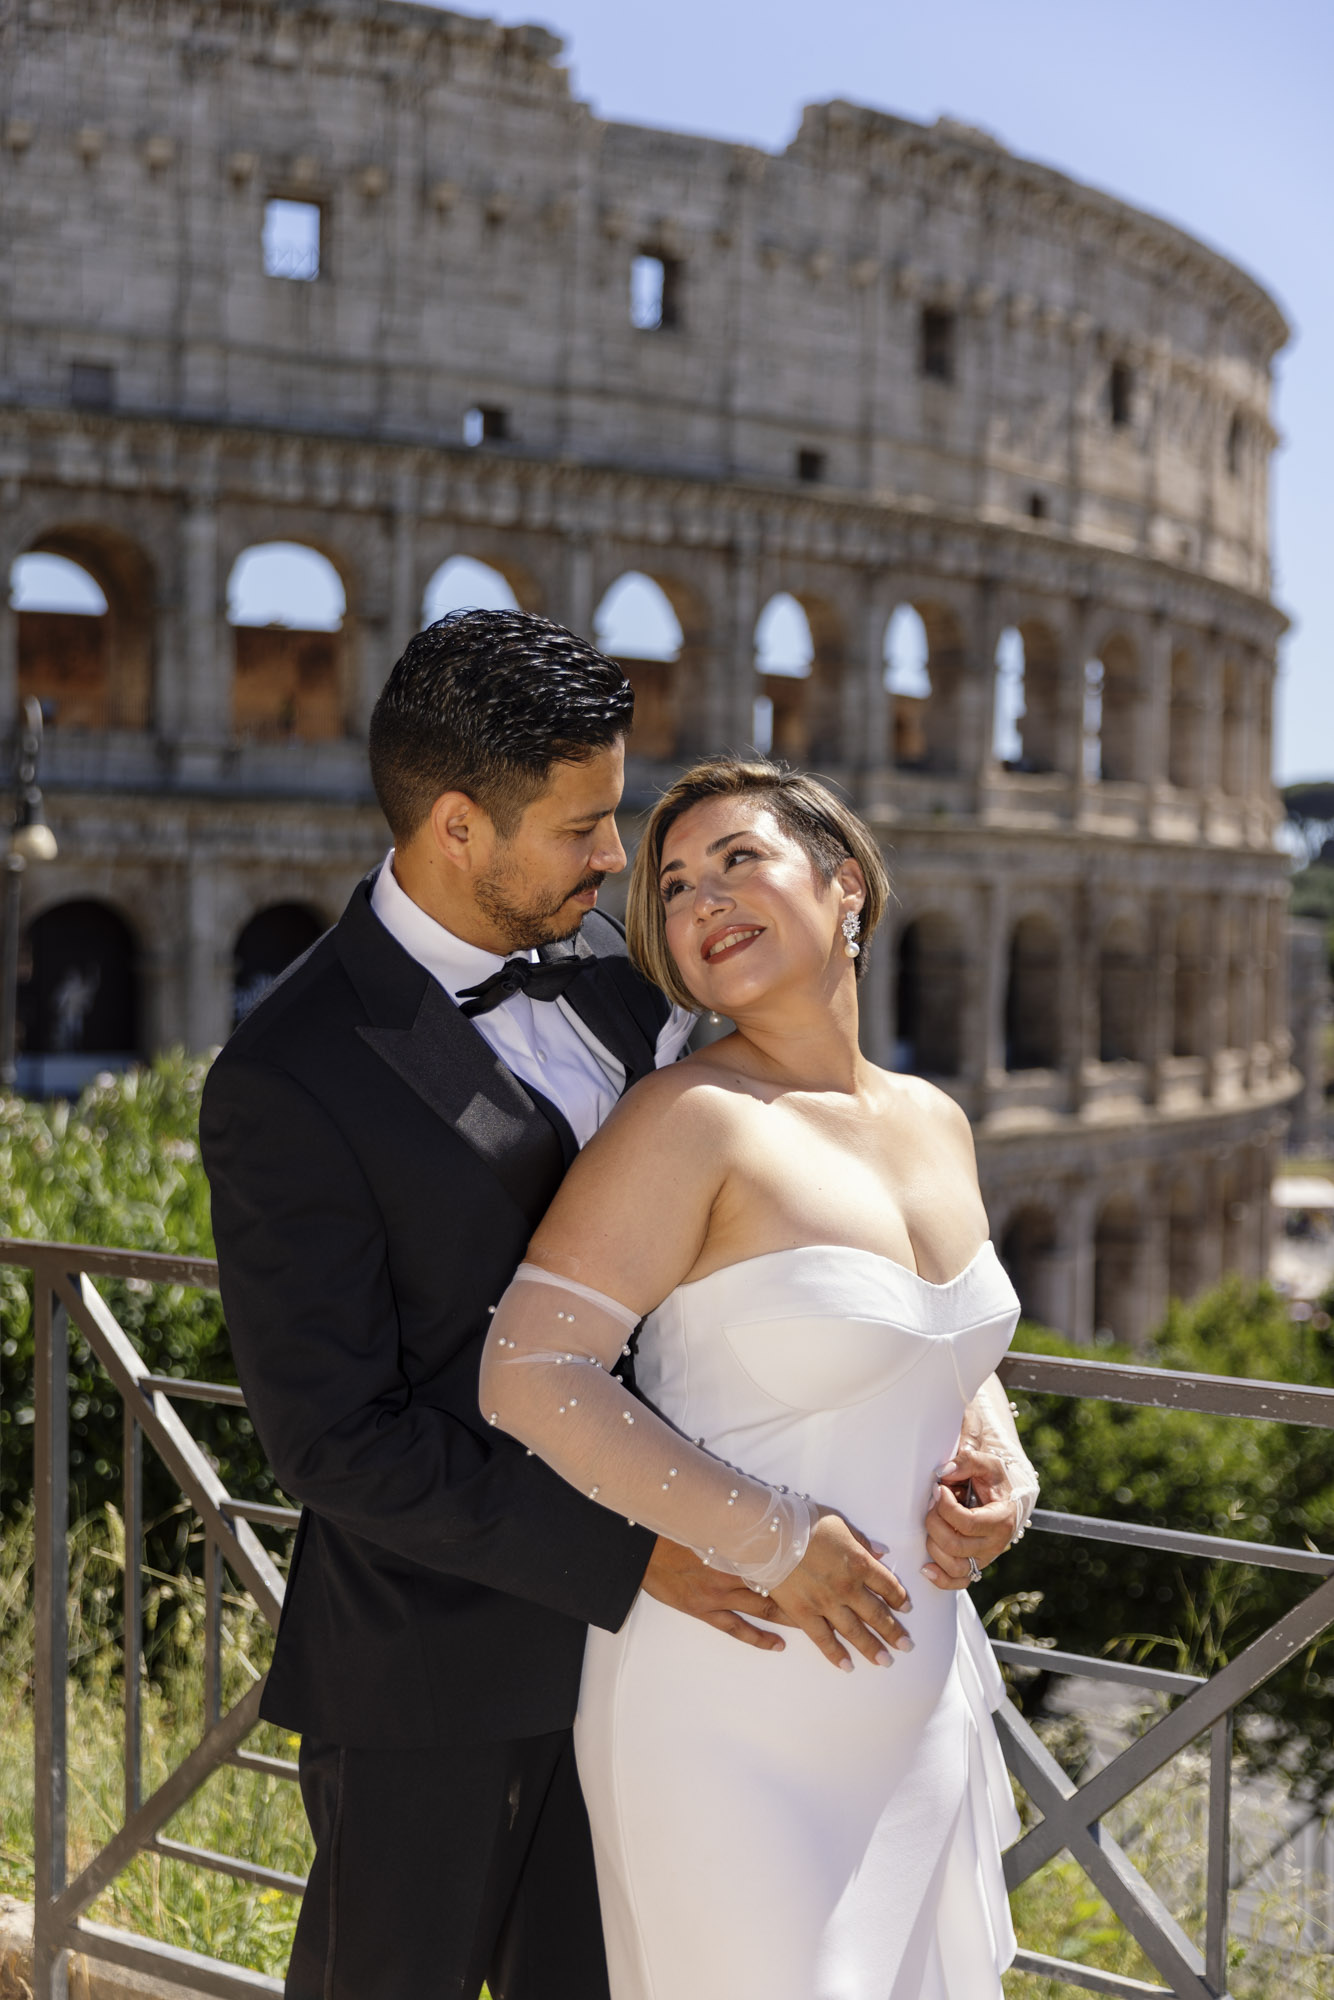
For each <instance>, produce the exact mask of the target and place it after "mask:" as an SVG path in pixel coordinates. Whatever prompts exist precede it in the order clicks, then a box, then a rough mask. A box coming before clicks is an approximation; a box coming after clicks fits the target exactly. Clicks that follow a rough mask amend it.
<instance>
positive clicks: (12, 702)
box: [0, 587, 19, 740]
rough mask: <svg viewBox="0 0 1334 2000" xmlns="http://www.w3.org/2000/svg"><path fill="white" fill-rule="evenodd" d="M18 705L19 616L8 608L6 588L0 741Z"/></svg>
mask: <svg viewBox="0 0 1334 2000" xmlns="http://www.w3.org/2000/svg"><path fill="white" fill-rule="evenodd" d="M18 705H19V614H18V612H17V611H14V610H13V609H11V607H10V602H9V590H8V587H5V588H4V589H0V740H2V739H3V738H4V737H5V736H7V735H8V733H9V731H10V729H11V728H12V727H13V724H14V717H15V715H16V714H17V712H18Z"/></svg>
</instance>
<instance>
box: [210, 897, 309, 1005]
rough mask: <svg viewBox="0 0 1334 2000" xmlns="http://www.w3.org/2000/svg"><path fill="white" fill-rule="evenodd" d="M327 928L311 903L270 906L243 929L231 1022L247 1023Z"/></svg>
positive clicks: (236, 950)
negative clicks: (292, 965) (247, 1017)
mask: <svg viewBox="0 0 1334 2000" xmlns="http://www.w3.org/2000/svg"><path fill="white" fill-rule="evenodd" d="M327 928H328V926H327V924H326V922H325V920H324V918H323V917H322V916H321V914H320V912H319V911H318V910H315V909H312V908H311V906H310V905H309V904H308V903H270V904H269V905H268V907H267V908H266V909H263V910H257V911H256V912H255V914H254V915H253V916H252V917H251V918H250V919H249V921H248V922H247V923H245V924H244V925H242V927H241V930H240V931H239V932H238V934H237V937H236V942H235V944H234V945H233V946H232V1021H233V1025H235V1024H236V1023H238V1022H241V1021H243V1020H244V1019H245V1017H246V1015H247V1014H248V1013H249V1012H250V1010H251V1008H252V1007H253V1006H255V1004H256V1002H257V1001H259V1000H261V999H263V997H264V995H265V993H266V992H267V991H268V989H269V987H270V986H272V984H273V982H274V980H275V979H277V978H278V976H279V975H280V974H281V973H283V972H285V971H286V970H287V968H288V966H289V965H291V964H292V962H293V960H294V959H298V958H300V957H301V954H302V953H303V952H306V951H309V950H310V947H311V946H312V945H313V944H314V943H315V940H316V939H317V938H319V937H321V936H322V935H323V933H324V931H325V930H326V929H327Z"/></svg>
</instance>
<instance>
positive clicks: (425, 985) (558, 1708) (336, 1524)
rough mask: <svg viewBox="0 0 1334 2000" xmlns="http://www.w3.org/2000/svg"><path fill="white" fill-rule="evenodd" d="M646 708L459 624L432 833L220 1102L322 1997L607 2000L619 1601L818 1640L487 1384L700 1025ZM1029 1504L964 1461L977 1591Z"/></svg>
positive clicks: (425, 793) (511, 634) (447, 659)
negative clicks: (594, 1628) (974, 1474)
mask: <svg viewBox="0 0 1334 2000" xmlns="http://www.w3.org/2000/svg"><path fill="white" fill-rule="evenodd" d="M633 708H634V697H633V694H632V691H631V689H630V686H629V684H628V682H627V681H626V679H625V677H624V675H623V674H622V672H621V670H620V668H619V667H617V666H616V665H615V664H614V663H613V662H612V661H610V660H607V659H604V658H603V656H602V655H601V654H600V653H598V652H596V651H595V650H594V649H593V648H592V647H591V646H589V645H587V644H586V643H585V642H584V641H583V640H581V639H578V638H576V637H575V636H574V635H573V634H572V633H569V632H566V631H563V630H561V629H560V628H559V627H558V626H555V625H552V624H549V623H548V622H547V621H546V620H545V619H541V618H534V617H530V616H527V615H525V614H523V613H520V612H504V611H472V612H466V613H461V614H456V615H454V616H452V617H449V618H446V619H442V620H441V621H440V622H439V623H438V624H436V625H433V626H431V627H430V628H429V629H428V630H427V631H425V632H422V633H419V634H418V636H417V637H416V638H415V639H414V640H413V641H412V643H411V644H410V645H409V647H408V649H407V651H406V652H405V654H404V655H403V658H402V659H401V660H400V661H399V662H398V665H397V666H396V667H395V668H394V670H393V672H392V673H391V675H390V677H389V680H388V682H387V683H386V685H385V688H384V691H383V693H382V694H381V696H380V699H379V702H378V703H377V706H376V709H375V713H374V716H373V718H372V721H371V734H370V762H371V775H372V778H373V781H374V784H375V790H376V794H377V796H378V798H379V801H380V804H381V806H382V808H383V810H384V814H385V817H386V819H387V820H388V822H389V826H390V829H391V832H392V834H393V839H394V849H393V853H392V854H391V856H390V857H389V860H388V861H387V862H386V863H385V864H384V865H383V866H382V867H381V868H379V869H378V870H376V871H375V873H374V874H373V875H371V876H370V877H368V878H367V880H366V881H364V882H362V883H361V885H360V886H359V887H358V889H357V890H356V892H355V893H354V895H353V897H352V900H351V902H350V903H349V905H348V907H347V910H346V911H345V912H344V915H343V917H342V919H341V921H340V922H339V923H338V924H337V925H336V926H335V928H334V929H333V930H332V931H330V932H329V933H328V934H327V935H326V936H325V937H323V938H321V939H320V941H319V942H318V943H317V944H316V945H314V946H313V947H312V949H311V950H310V951H309V952H308V953H307V954H306V956H305V957H304V958H303V959H300V960H299V961H298V962H297V963H296V964H295V965H294V966H292V967H291V968H290V969H289V971H288V972H287V973H286V974H285V975H284V977H283V978H282V979H281V980H280V981H279V982H278V983H277V984H276V985H275V986H274V987H272V988H271V989H270V991H269V992H268V993H267V994H266V995H265V997H264V999H263V1000H262V1001H261V1002H260V1004H259V1005H258V1006H257V1007H256V1008H255V1009H254V1010H253V1011H252V1012H251V1013H250V1014H249V1015H248V1016H247V1018H246V1020H245V1022H244V1023H243V1025H242V1026H241V1027H240V1028H239V1029H238V1030H237V1032H236V1033H235V1035H233V1037H232V1039H231V1040H230V1041H229V1042H228V1044H227V1046H226V1048H225V1049H224V1050H223V1052H222V1054H221V1055H220V1056H219V1058H218V1060H217V1062H216V1063H215V1064H214V1066H213V1069H212V1071H211V1073H210V1076H209V1079H208V1084H207V1087H206V1090H205V1093H204V1104H203V1111H202V1116H201V1139H202V1144H203V1151H204V1160H205V1165H206V1167H207V1169H208V1174H209V1179H210V1181H211V1183H212V1190H213V1227H214V1235H215V1238H216V1241H217V1249H218V1259H219V1264H220V1268H221V1282H222V1293H223V1300H224V1304H225V1307H226V1312H227V1323H228V1328H229V1331H230V1334H231V1340H232V1346H233V1349H234V1352H235V1356H236V1363H237V1368H238V1370H239V1373H240V1376H241V1381H242V1384H243V1386H244V1388H245V1391H246V1397H247V1402H248V1405H249V1409H250V1413H251V1416H252V1417H253V1419H254V1422H255V1426H256V1429H257V1431H258V1434H259V1437H260V1440H261V1442H262V1443H263V1446H264V1449H265V1451H266V1453H267V1455H268V1458H269V1461H270V1463H271V1465H272V1466H273V1468H274V1471H275V1473H276V1474H277V1477H278V1479H279V1482H280V1484H281V1485H282V1487H283V1488H284V1489H285V1490H286V1491H287V1492H288V1493H291V1494H293V1495H294V1496H295V1497H296V1498H298V1499H299V1500H300V1501H301V1502H302V1515H301V1522H300V1526H299V1528H298V1530H297V1537H296V1544H295V1548H294V1551H293V1556H292V1564H291V1571H290V1575H289V1578H288V1587H287V1599H286V1604H285V1607H284V1611H283V1618H282V1625H281V1629H280V1631H279V1634H278V1640H277V1645H276V1649H275V1653H274V1660H273V1666H272V1670H271V1672H270V1674H269V1680H268V1686H267V1688H266V1691H265V1696H264V1702H263V1707H262V1710H261V1713H262V1714H263V1715H264V1716H265V1718H266V1719H267V1720H269V1721H271V1722H275V1723H277V1724H279V1725H280V1726H281V1727H283V1728H286V1729H291V1730H295V1731H299V1732H300V1734H301V1738H302V1743H301V1753H300V1764H301V1787H302V1794H303V1798H304V1800H305V1804H306V1810H307V1813H308V1815H309V1818H310V1823H311V1827H312V1830H313V1832H314V1836H315V1850H316V1851H315V1862H314V1866H313V1868H312V1870H311V1878H310V1885H309V1888H308V1890H307V1892H306V1896H305V1900H304V1903H303V1906H302V1911H301V1917H300V1921H299V1923H298V1926H297V1935H296V1943H295V1946H294V1949H293V1953H292V1961H291V1966H290V1969H289V1973H288V1980H287V1994H288V2000H437V1996H439V2000H445V1996H451V2000H477V1996H478V1993H479V1990H480V1988H481V1985H482V1982H483V1980H485V1981H487V1983H488V1984H489V1986H490V1988H491V1992H492V1995H493V1996H494V2000H605V1996H606V1993H607V1979H606V1970H605V1965H604V1962H603V1951H602V1936H601V1925H600V1919H599V1914H598V1902H597V1889H596V1883H595V1878H594V1872H593V1863H592V1855H591V1851H590V1844H589V1835H588V1827H587V1822H586V1819H585V1816H584V1809H583V1802H582V1799H581V1797H580V1794H579V1788H578V1782H577V1778H576V1775H575V1770H574V1761H573V1753H572V1747H571V1734H570V1731H571V1723H572V1720H573V1716H574V1708H575V1702H576V1698H577V1695H578V1690H579V1675H580V1667H581V1662H582V1655H583V1648H584V1634H585V1630H586V1628H587V1626H588V1625H590V1624H595V1625H602V1626H605V1627H607V1628H608V1629H611V1630H614V1629H616V1628H617V1627H618V1626H619V1625H620V1624H621V1622H622V1621H623V1619H624V1618H625V1615H626V1613H627V1612H628V1610H629V1608H630V1605H631V1603H632V1602H633V1600H634V1598H635V1595H636V1593H637V1592H638V1591H639V1590H641V1589H642V1590H646V1591H648V1592H649V1593H650V1594H651V1595H652V1596H654V1597H657V1598H658V1599H660V1600H661V1601H662V1602H664V1603H666V1604H669V1605H671V1606H673V1607H674V1608H676V1609H677V1610H679V1611H681V1612H684V1613H687V1614H688V1615H690V1616H693V1617H696V1618H700V1619H702V1620H704V1621H705V1622H706V1623H708V1624H710V1625H713V1626H714V1627H715V1628H716V1629H718V1630H719V1631H720V1632H723V1633H726V1634H729V1635H730V1636H731V1637H732V1638H734V1639H737V1640H741V1641H744V1642H746V1643H748V1644H751V1645H756V1646H760V1647H765V1648H773V1647H775V1646H778V1645H780V1644H781V1643H782V1642H781V1640H780V1639H779V1638H778V1635H777V1634H776V1633H773V1632H769V1631H765V1630H764V1629H763V1628H762V1627H757V1626H755V1625H753V1624H751V1623H750V1622H749V1621H748V1619H747V1618H746V1617H744V1616H742V1613H743V1612H746V1613H749V1614H750V1615H751V1616H752V1617H753V1616H756V1615H760V1614H761V1612H762V1609H764V1608H765V1607H763V1606H762V1604H761V1601H760V1600H757V1598H756V1597H755V1596H754V1594H753V1593H752V1592H750V1591H748V1590H747V1589H746V1588H745V1587H744V1586H742V1585H741V1584H740V1583H739V1582H738V1581H737V1579H736V1578H733V1577H728V1576H727V1575H725V1574H723V1573H721V1572H719V1571H716V1570H712V1569H706V1568H705V1567H704V1566H703V1564H702V1563H700V1562H699V1561H698V1560H697V1559H696V1558H695V1557H694V1556H693V1555H692V1554H691V1553H690V1552H689V1551H687V1550H685V1549H682V1548H679V1547H677V1546H676V1545H675V1544H673V1543H670V1542H666V1541H663V1540H657V1541H655V1540H654V1538H653V1536H652V1535H650V1534H649V1533H647V1532H646V1531H645V1530H643V1529H640V1528H632V1527H630V1526H629V1525H628V1524H627V1523H626V1522H625V1521H623V1520H622V1519H621V1518H620V1517H619V1516H617V1515H613V1514H611V1513H609V1512H607V1511H606V1510H605V1509H603V1508H601V1507H599V1506H597V1505H595V1504H594V1503H593V1502H591V1501H589V1500H586V1499H585V1498H583V1497H582V1495H580V1494H578V1493H576V1492H575V1491H574V1490H573V1489H572V1488H571V1487H569V1486H567V1485H566V1484H565V1483H564V1481H562V1480H560V1479H558V1478H557V1477H556V1475H555V1474H554V1473H552V1472H550V1471H549V1470H548V1469H547V1468H546V1466H545V1465H543V1463H542V1462H541V1460H539V1459H537V1458H534V1457H533V1456H532V1455H531V1454H529V1453H527V1452H525V1451H524V1449H523V1447H522V1446H521V1445H518V1444H516V1443H515V1442H514V1441H513V1440H512V1439H511V1438H509V1437H507V1436H505V1435H504V1434H503V1433H502V1432H500V1431H497V1430H493V1429H491V1428H489V1427H488V1426H487V1425H486V1424H485V1423H484V1422H483V1419H482V1416H481V1413H480V1411H479V1409H478V1405H477V1372H478V1363H479V1359H480V1354H481V1347H482V1342H483V1339H484V1337H485V1334H486V1330H487V1325H488V1317H489V1313H490V1311H491V1309H492V1308H493V1307H494V1305H495V1303H496V1301H497V1300H498V1299H499V1298H500V1295H501V1293H502V1292H503V1291H504V1289H505V1287H506V1285H507V1284H508V1283H509V1280H510V1278H511V1276H512V1274H513V1272H514V1269H515V1267H516V1265H517V1264H518V1263H519V1261H520V1259H521V1258H522V1256H523V1253H524V1249H525V1246H526V1244H527V1242H528V1238H529V1236H530V1235H531V1234H532V1232H533V1230H534V1228H535V1226H536V1224H537V1223H538V1221H539V1220H540V1218H541V1216H542V1214H543V1211H544V1210H545V1208H546V1207H547V1204H548V1203H549V1202H550V1200H551V1197H552V1195H553V1194H554V1192H555V1190H556V1188H557V1186H558V1185H559V1182H560V1180H561V1178H562V1176H563V1174H564V1172H565V1170H566V1168H567V1167H568V1166H569V1164H570V1162H571V1161H572V1160H573V1159H574V1157H575V1155H576V1153H577V1151H578V1149H579V1147H580V1146H581V1145H583V1144H584V1143H586V1141H587V1140H588V1139H589V1138H591V1136H592V1134H593V1133H594V1131H595V1130H596V1129H597V1127H598V1125H599V1124H600V1123H601V1121H602V1120H603V1119H604V1118H605V1117H606V1116H607V1114H608V1113H609V1112H610V1110H611V1109H612V1107H613V1106H614V1105H615V1103H616V1100H617V1098H618V1097H619V1096H620V1094H621V1093H622V1091H623V1090H625V1089H626V1088H627V1087H628V1086H629V1085H630V1084H632V1083H634V1082H635V1081H636V1080H637V1079H638V1078H639V1077H641V1076H643V1075H646V1074H647V1073H648V1072H649V1071H650V1070H651V1069H653V1068H654V1067H656V1066H658V1065H660V1064H663V1063H667V1062H671V1061H674V1060H675V1058H676V1056H677V1055H678V1054H679V1053H680V1052H681V1049H682V1047H683V1046H684V1043H685V1039H686V1036H687V1035H688V1033H689V1031H690V1028H691V1026H692V1017H691V1016H689V1015H687V1014H685V1013H683V1012H682V1011H681V1010H680V1009H673V1008H671V1007H670V1006H669V1004H668V1002H667V1001H666V1000H665V999H664V998H663V997H662V995H661V994H659V993H658V992H657V991H656V990H654V989H652V988H650V987H648V986H646V985H645V984H644V982H643V981H642V980H641V979H640V978H639V977H638V975H637V974H636V973H635V971H634V970H633V968H632V967H631V965H630V963H629V960H628V958H627V957H626V951H625V944H624V941H623V938H622V935H621V931H620V929H619V927H618V926H617V925H616V924H614V923H613V922H612V921H611V920H610V919H609V918H607V917H605V916H603V915H602V914H601V913H600V912H599V911H598V910H597V909H596V903H597V892H598V887H599V885H600V883H601V882H602V881H603V879H604V878H605V876H607V875H608V874H613V873H615V872H617V871H618V870H620V869H621V868H623V867H624V865H625V854H624V851H623V849H622V847H621V844H620V840H619V838H618V836H617V832H616V825H615V820H614V817H613V815H614V813H615V809H616V806H617V804H618V803H619V800H620V796H621V786H622V766H623V752H624V739H625V735H626V733H627V731H628V730H629V727H630V723H631V720H632V717H633ZM965 1457H966V1455H965V1454H964V1453H962V1452H961V1453H960V1459H961V1461H963V1460H965ZM975 1470H985V1467H984V1466H983V1463H982V1461H981V1460H978V1461H977V1462H976V1464H975V1463H974V1461H973V1460H972V1459H967V1460H966V1463H963V1464H962V1465H961V1469H960V1472H959V1474H958V1477H959V1478H963V1477H964V1476H966V1474H967V1473H968V1472H971V1471H975ZM1011 1521H1012V1517H1011V1515H1010V1513H1009V1511H1008V1510H1007V1508H1006V1507H1005V1506H1004V1505H1003V1504H1001V1505H999V1506H996V1507H988V1508H984V1509H979V1510H977V1511H976V1512H975V1513H973V1514H971V1515H970V1514H967V1513H965V1512H964V1510H963V1509H962V1508H960V1507H959V1506H958V1505H957V1503H955V1501H954V1500H953V1497H952V1495H951V1494H950V1493H949V1491H948V1488H944V1489H942V1493H941V1498H940V1500H939V1501H938V1502H937V1507H936V1509H935V1511H934V1513H933V1517H932V1520H931V1522H930V1523H929V1530H930V1534H929V1540H928V1546H929V1548H930V1550H931V1553H932V1555H933V1558H934V1560H935V1562H936V1565H937V1580H938V1581H939V1582H940V1583H941V1584H942V1586H946V1585H947V1586H951V1587H957V1586H958V1585H959V1584H961V1583H964V1582H966V1581H967V1578H968V1575H969V1569H968V1565H967V1557H968V1554H969V1553H971V1554H974V1555H975V1556H976V1557H977V1560H978V1561H979V1562H983V1563H984V1562H987V1561H990V1560H991V1559H992V1557H993V1556H994V1555H995V1554H997V1553H998V1552H999V1550H1000V1548H1002V1547H1003V1546H1004V1544H1005V1542H1006V1541H1007V1540H1008V1539H1009V1529H1010V1525H1011ZM767 1608H769V1609H770V1610H771V1609H772V1607H767Z"/></svg>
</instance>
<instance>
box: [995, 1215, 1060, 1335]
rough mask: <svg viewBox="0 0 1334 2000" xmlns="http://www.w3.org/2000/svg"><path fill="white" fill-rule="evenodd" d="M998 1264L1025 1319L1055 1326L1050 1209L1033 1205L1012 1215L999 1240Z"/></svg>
mask: <svg viewBox="0 0 1334 2000" xmlns="http://www.w3.org/2000/svg"><path fill="white" fill-rule="evenodd" d="M1000 1260H1001V1263H1002V1264H1003V1265H1004V1266H1005V1269H1006V1271H1007V1272H1008V1274H1009V1278H1010V1283H1011V1284H1012V1285H1013V1286H1014V1288H1015V1290H1016V1292H1018V1294H1019V1305H1020V1309H1021V1311H1022V1312H1023V1315H1024V1318H1025V1319H1034V1320H1039V1321H1040V1322H1041V1323H1042V1324H1043V1325H1045V1326H1055V1325H1056V1323H1057V1320H1058V1319H1059V1317H1060V1313H1059V1309H1058V1305H1057V1300H1056V1297H1055V1289H1056V1285H1055V1281H1056V1276H1057V1249H1056V1218H1055V1216H1054V1215H1053V1214H1052V1212H1051V1210H1050V1209H1049V1208H1044V1207H1042V1206H1040V1205H1039V1204H1038V1203H1036V1202H1033V1203H1028V1204H1026V1205H1025V1206H1024V1207H1022V1208H1020V1209H1017V1210H1016V1211H1015V1213H1014V1214H1013V1215H1012V1216H1011V1217H1010V1219H1009V1221H1008V1223H1007V1224H1006V1226H1005V1229H1004V1232H1003V1234H1002V1236H1001V1240H1000Z"/></svg>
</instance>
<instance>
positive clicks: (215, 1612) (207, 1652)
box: [204, 1534, 222, 1729]
mask: <svg viewBox="0 0 1334 2000" xmlns="http://www.w3.org/2000/svg"><path fill="white" fill-rule="evenodd" d="M221 1715H222V1557H221V1555H220V1554H219V1551H218V1545H217V1543H216V1542H215V1541H214V1539H213V1537H212V1535H209V1534H206V1535H205V1537H204V1727H205V1729H211V1728H212V1727H213V1725H214V1723H215V1722H217V1721H218V1720H219V1718H220V1717H221Z"/></svg>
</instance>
